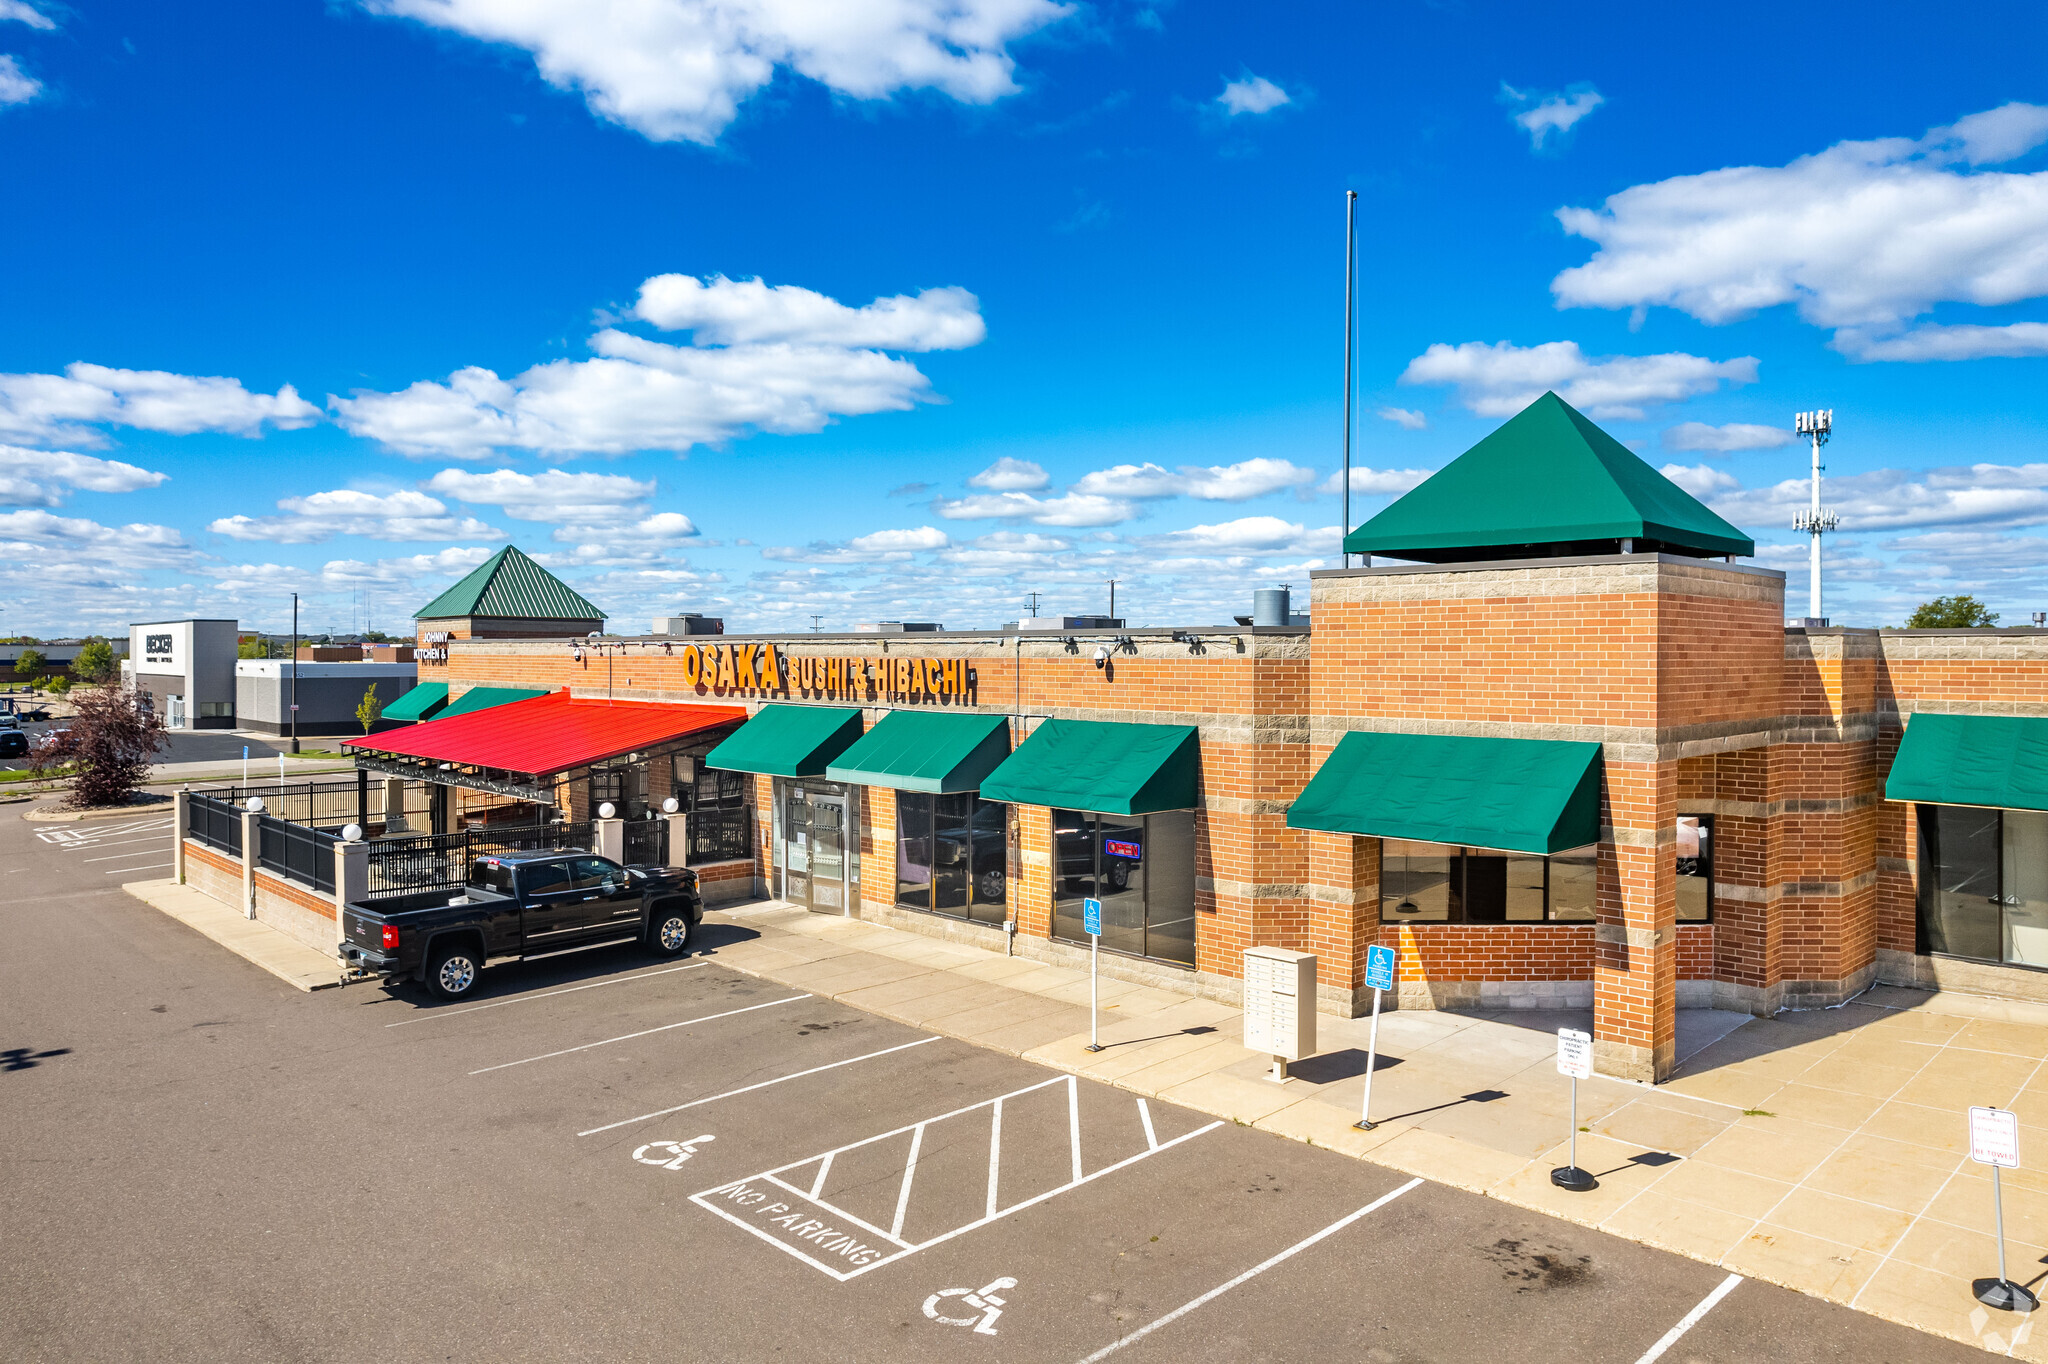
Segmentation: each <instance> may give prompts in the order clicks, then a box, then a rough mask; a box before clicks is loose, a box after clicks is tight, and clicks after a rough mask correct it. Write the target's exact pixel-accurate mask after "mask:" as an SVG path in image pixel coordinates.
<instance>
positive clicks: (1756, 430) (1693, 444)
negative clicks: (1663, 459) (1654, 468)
mask: <svg viewBox="0 0 2048 1364" xmlns="http://www.w3.org/2000/svg"><path fill="white" fill-rule="evenodd" d="M1798 439H1799V437H1798V436H1797V435H1795V434H1794V433H1793V431H1792V430H1791V428H1790V427H1784V426H1759V425H1757V424H1755V423H1753V422H1729V423H1728V424H1727V425H1726V426H1709V425H1707V424H1706V423H1705V422H1680V423H1679V424H1678V425H1676V426H1673V427H1668V428H1666V430H1665V432H1664V448H1665V449H1667V450H1699V451H1702V452H1703V453H1706V454H1710V455H1725V454H1730V453H1732V452H1734V451H1736V450H1775V449H1777V448H1778V447H1779V446H1781V445H1790V444H1792V442H1794V441H1796V440H1798Z"/></svg>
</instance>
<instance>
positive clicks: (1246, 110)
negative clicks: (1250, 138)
mask: <svg viewBox="0 0 2048 1364" xmlns="http://www.w3.org/2000/svg"><path fill="white" fill-rule="evenodd" d="M1216 102H1217V103H1218V104H1220V105H1222V106H1223V108H1224V111H1225V112H1226V113H1228V114H1229V115H1230V117H1232V118H1236V117H1237V116H1238V115H1239V114H1266V113H1271V112H1272V111H1273V110H1275V109H1278V108H1279V107H1280V106H1281V105H1283V104H1291V103H1293V101H1292V100H1291V99H1290V98H1289V97H1288V94H1287V92H1286V91H1285V90H1282V89H1281V88H1280V87H1279V86H1277V85H1275V84H1273V82H1271V81H1269V80H1267V79H1266V78H1265V77H1264V76H1246V77H1245V78H1244V79H1243V80H1237V81H1226V82H1224V85H1223V93H1222V94H1220V95H1218V96H1217V97H1216Z"/></svg>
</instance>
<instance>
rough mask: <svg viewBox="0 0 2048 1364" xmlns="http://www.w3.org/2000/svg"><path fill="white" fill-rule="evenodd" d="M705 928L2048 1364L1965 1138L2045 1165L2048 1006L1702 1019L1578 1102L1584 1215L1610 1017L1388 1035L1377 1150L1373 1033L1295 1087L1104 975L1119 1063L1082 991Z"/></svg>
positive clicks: (2016, 1208)
mask: <svg viewBox="0 0 2048 1364" xmlns="http://www.w3.org/2000/svg"><path fill="white" fill-rule="evenodd" d="M706 923H707V925H731V928H729V929H726V930H725V931H723V932H720V933H719V934H718V935H717V936H718V939H719V942H718V944H717V945H716V946H715V947H713V948H711V949H709V951H708V952H707V953H706V955H709V956H712V957H714V958H715V959H716V960H718V961H719V962H720V963H721V964H724V965H728V966H731V967H734V968H735V969H738V970H740V971H744V972H746V973H748V974H751V975H758V976H764V977H767V978H769V979H773V980H776V981H779V982H782V983H784V984H788V985H792V986H795V987H797V988H799V989H803V990H808V991H810V992H811V993H813V994H816V995H821V996H824V997H827V998H832V999H839V1000H843V1001H845V1002H847V1003H849V1004H854V1005H857V1006H859V1007H861V1008H864V1009H868V1010H871V1011H873V1012H875V1013H879V1014H883V1015H885V1016H888V1017H891V1018H895V1019H899V1020H901V1021H903V1022H906V1023H911V1024H913V1025H916V1026H918V1027H922V1028H927V1029H930V1030H931V1031H933V1032H938V1033H944V1034H946V1035H948V1036H952V1037H957V1038H960V1039H962V1040H964V1041H967V1042H971V1043H974V1044H976V1045H979V1046H986V1047H991V1048H994V1049H996V1050H999V1051H1003V1052H1008V1053H1010V1054H1012V1055H1016V1056H1021V1057H1024V1058H1025V1059H1027V1060H1032V1061H1038V1062H1042V1063H1044V1064H1046V1065H1049V1066H1053V1067H1057V1068H1059V1069H1061V1070H1065V1071H1071V1072H1073V1073H1076V1074H1080V1075H1086V1076H1089V1077H1091V1078H1093V1079H1097V1080H1101V1081H1104V1082H1106V1083H1109V1084H1113V1085H1116V1086H1119V1087H1121V1088H1123V1089H1127V1090H1130V1091H1132V1092H1134V1093H1137V1094H1142V1095H1146V1096H1148V1097H1157V1098H1161V1099H1166V1100H1169V1101H1171V1102H1173V1103H1177V1104H1182V1105H1184V1106H1186V1107H1188V1108H1192V1109H1196V1110H1198V1111H1201V1112H1205V1113H1210V1114H1213V1115H1215V1116H1218V1117H1224V1118H1229V1119H1232V1120H1233V1121H1236V1122H1239V1123H1242V1124H1245V1125H1248V1126H1254V1127H1258V1128H1261V1129H1264V1130H1266V1131H1269V1132H1273V1133H1276V1134H1278V1135H1281V1136H1285V1137H1291V1138H1294V1139H1295V1140H1298V1141H1305V1142H1308V1143H1310V1144H1312V1145H1316V1146H1323V1147H1327V1148H1330V1149H1333V1150H1337V1151H1341V1152H1344V1153H1346V1154H1350V1155H1354V1156H1359V1157H1363V1158H1365V1159H1369V1160H1372V1161H1374V1162H1376V1163H1379V1164H1383V1165H1387V1166H1391V1167H1393V1168H1395V1169H1398V1170H1402V1171H1404V1172H1407V1173H1410V1174H1416V1175H1421V1176H1424V1177H1426V1178H1428V1179H1432V1180H1435V1181H1438V1182H1440V1183H1445V1184H1452V1185H1456V1186H1458V1187H1460V1188H1464V1189H1469V1190H1472V1191H1474V1192H1478V1193H1484V1194H1486V1195H1488V1196H1490V1197H1494V1198H1499V1199H1502V1200H1503V1201H1506V1202H1510V1203H1514V1204H1517V1205H1519V1206H1522V1207H1527V1208H1534V1209H1538V1210H1541V1211H1543V1212H1546V1213H1550V1214H1552V1215H1555V1216H1558V1217H1563V1218H1567V1219H1569V1220H1572V1221H1575V1222H1581V1223H1584V1224H1586V1225H1589V1226H1597V1227H1600V1228H1601V1229H1603V1230H1605V1231H1609V1232H1613V1233H1614V1234H1616V1235H1620V1236H1626V1237H1629V1238H1631V1239H1633V1240H1637V1241H1642V1242H1646V1243H1649V1244H1652V1245H1657V1246H1661V1247H1663V1248H1666V1249H1669V1250H1673V1251H1677V1252H1679V1253H1681V1254H1685V1255H1689V1256H1692V1257H1694V1258H1696V1259H1700V1260H1705V1261H1707V1262H1709V1263H1711V1264H1715V1265H1719V1266H1723V1267H1725V1268H1727V1269H1729V1270H1731V1271H1733V1272H1736V1273H1740V1274H1743V1275H1745V1276H1748V1277H1753V1278H1759V1279H1764V1280H1767V1281H1769V1282H1773V1283H1778V1284H1782V1285H1784V1286H1786V1287H1789V1288H1795V1289H1799V1290H1801V1291H1804V1292H1807V1293H1811V1294H1814V1295H1815V1296H1818V1297H1822V1298H1827V1299H1830V1300H1832V1301H1835V1302H1840V1303H1844V1304H1846V1305H1849V1306H1852V1307H1855V1308H1858V1309H1860V1310H1862V1311H1866V1312H1871V1313H1873V1314H1875V1315H1878V1316H1881V1317H1886V1318H1888V1319H1890V1320H1893V1321H1897V1322H1900V1323H1903V1324H1905V1325H1908V1326H1913V1327H1917V1328H1919V1329H1921V1330H1924V1331H1929V1332H1933V1333H1935V1334H1937V1335H1942V1336H1947V1337H1950V1338H1952V1339H1956V1340H1961V1341H1965V1342H1969V1343H1972V1344H1976V1345H1979V1346H1981V1347H1983V1348H1985V1349H1987V1350H1991V1351H1993V1352H1995V1353H2000V1354H2010V1355H2012V1356H2013V1357H2015V1358H2021V1359H2042V1360H2048V1336H2039V1337H2037V1336H2036V1334H2035V1333H2034V1332H2033V1331H2032V1329H2031V1326H2030V1324H2029V1322H2028V1320H2027V1319H2026V1318H2025V1317H2015V1316H2012V1315H2010V1314H2007V1313H2002V1312H1991V1311H1989V1310H1987V1309H1985V1308H1983V1307H1981V1306H1979V1305H1978V1304H1977V1303H1976V1302H1975V1301H1974V1299H1973V1298H1972V1296H1971V1291H1970V1281H1971V1280H1972V1279H1975V1278H1979V1277H1990V1276H1993V1275H1995V1274H1996V1273H1997V1263H1998V1261H1997V1251H1996V1246H1995V1244H1994V1242H1993V1239H1992V1236H1991V1233H1990V1227H1991V1218H1992V1209H1991V1194H1990V1189H1991V1184H1990V1179H1989V1177H1988V1171H1987V1170H1985V1169H1984V1168H1983V1167H1980V1166H1977V1165H1973V1164H1972V1163H1970V1161H1969V1159H1968V1139H1967V1134H1966V1121H1967V1118H1966V1110H1967V1109H1968V1107H1969V1106H1970V1105H1972V1104H1983V1105H1996V1106H2000V1107H2010V1108H2013V1109H2014V1110H2016V1111H2017V1112H2018V1113H2019V1115H2020V1122H2021V1139H2020V1144H2021V1152H2022V1158H2023V1159H2026V1158H2029V1157H2035V1156H2039V1157H2048V1064H2044V1060H2043V1058H2044V1057H2048V1008H2044V1007H2042V1006H2037V1005H2029V1004H2021V1003H2007V1002H2004V1001H1997V1000H1989V999H1982V998H1978V997H1974V996H1963V995H1930V994H1925V993H1921V992H1918V991H1909V990H1899V989H1890V988H1880V989H1877V990H1873V991H1870V992H1869V993H1867V994H1865V995H1863V996H1862V997H1861V998H1859V999H1858V1000H1856V1001H1854V1002H1852V1003H1850V1004H1848V1005H1846V1006H1843V1007H1841V1008H1837V1009H1829V1010H1821V1011H1816V1012H1812V1013H1799V1014H1781V1015H1779V1016H1778V1017H1777V1018H1774V1019H1754V1018H1751V1017H1750V1016H1749V1015H1746V1014H1732V1013H1724V1012H1720V1011H1716V1010H1682V1011H1680V1014H1679V1049H1678V1050H1679V1055H1680V1056H1681V1058H1683V1063H1682V1065H1681V1067H1680V1070H1679V1073H1678V1075H1677V1077H1676V1078H1674V1079H1672V1080H1670V1081H1668V1082H1666V1083H1665V1084H1663V1085H1659V1086H1656V1087H1654V1088H1652V1087H1649V1086H1643V1085H1636V1084H1631V1083H1628V1082H1625V1081H1619V1080H1611V1079H1607V1078H1605V1077H1596V1078H1595V1079H1592V1080H1589V1081H1584V1082H1581V1084H1580V1086H1579V1110H1578V1118H1579V1133H1578V1141H1579V1147H1578V1155H1579V1159H1578V1163H1579V1165H1580V1166H1581V1167H1582V1168H1585V1169H1588V1170H1591V1171H1592V1172H1593V1173H1594V1174H1596V1175H1597V1176H1599V1179H1600V1187H1599V1188H1598V1189H1597V1190H1595V1191H1593V1192H1591V1193H1586V1194H1576V1195H1574V1194H1568V1193H1565V1192H1564V1191H1562V1190H1560V1189H1558V1188H1556V1187H1555V1186H1553V1185H1552V1184H1551V1183H1550V1171H1551V1169H1552V1168H1554V1167H1556V1166H1559V1165H1563V1164H1565V1163H1566V1158H1565V1147H1566V1142H1567V1140H1568V1139H1569V1137H1570V1135H1571V1132H1570V1118H1569V1112H1570V1098H1571V1096H1570V1082H1569V1081H1567V1080H1566V1079H1564V1078H1563V1077H1562V1076H1560V1075H1558V1073H1557V1069H1556V1064H1555V1058H1556V1038H1555V1029H1556V1028H1557V1027H1559V1026H1564V1025H1572V1026H1581V1027H1583V1026H1589V1025H1590V1021H1591V1015H1590V1011H1583V1012H1559V1013H1556V1014H1551V1013H1547V1012H1545V1013H1535V1012H1532V1011H1503V1012H1498V1013H1463V1012H1409V1013H1390V1014H1386V1015H1384V1016H1383V1017H1382V1018H1381V1021H1380V1038H1379V1064H1378V1066H1377V1067H1376V1074H1375V1076H1374V1080H1373V1116H1374V1118H1375V1119H1377V1120H1378V1122H1379V1125H1378V1127H1377V1129H1376V1130H1374V1131H1371V1132H1361V1131H1359V1130H1357V1129H1356V1128H1355V1127H1353V1126H1352V1124H1353V1123H1355V1122H1356V1121H1357V1120H1358V1117H1359V1109H1360V1104H1361V1100H1362V1098H1363V1091H1364V1086H1365V1079H1364V1070H1365V1051H1366V1031H1367V1020H1364V1019H1338V1018H1331V1017H1328V1016H1324V1017H1322V1018H1320V1019H1319V1020H1318V1030H1319V1033H1320V1037H1319V1046H1320V1048H1321V1051H1320V1054H1319V1055H1317V1056H1316V1057H1315V1058H1313V1059H1312V1060H1309V1061H1304V1062H1301V1063H1299V1064H1297V1065H1296V1066H1295V1067H1294V1068H1293V1076H1292V1078H1290V1079H1289V1080H1288V1081H1287V1082H1285V1083H1284V1084H1276V1083H1274V1082H1273V1081H1271V1080H1269V1079H1267V1078H1265V1077H1266V1075H1267V1072H1268V1071H1269V1070H1270V1066H1271V1061H1270V1058H1268V1057H1265V1056H1262V1055H1257V1054H1255V1053H1252V1052H1249V1051H1247V1050H1246V1049H1245V1048H1244V1047H1243V1045H1242V1044H1241V1038H1242V1021H1241V1016H1240V1013H1239V1010H1237V1009H1236V1008H1234V1007H1232V1006H1230V1005H1226V1004H1220V1003H1217V1002H1215V1001H1213V1000H1206V999H1198V998H1195V997H1193V996H1191V995H1182V994H1177V993H1175V992H1172V991H1169V990H1163V989H1158V988H1154V987H1150V986H1142V985H1133V984H1129V983H1127V982H1123V981H1111V980H1104V981H1103V982H1102V987H1101V988H1102V996H1101V997H1102V1003H1103V1014H1102V1018H1103V1022H1102V1024H1101V1028H1100V1032H1101V1039H1102V1041H1103V1043H1104V1044H1105V1049H1104V1050H1103V1051H1101V1052H1097V1053H1091V1052H1089V1051H1087V1050H1086V1045H1087V1042H1088V1025H1089V1016H1088V1008H1087V1004H1088V977H1087V975H1086V974H1085V973H1083V972H1079V971H1073V970H1069V969H1066V968H1064V967H1057V966H1048V965H1045V964H1043V963H1041V962H1036V961H1029V960H1026V959H1024V958H1020V957H1005V956H1002V955H1001V954H998V953H992V952H987V951H983V950H981V949H979V948H973V947H967V946H962V945H959V944H955V943H948V942H940V941H937V940H935V939H932V938H927V937H924V936H922V935H919V934H914V933H907V932H903V931H901V930H897V929H892V928H886V927H882V926H880V925H876V924H871V923H865V922H862V921H861V920H858V919H844V918H837V917H831V916H826V915H817V914H811V913H808V912H807V911H805V910H803V909H801V908H797V907H793V906H789V905H785V904H782V903H779V902H768V903H756V904H753V905H749V906H743V907H741V908H739V909H736V910H728V911H723V912H719V911H714V912H712V913H711V914H709V915H707V918H706ZM734 930H743V931H745V932H747V933H748V934H750V936H739V937H736V936H735V935H734ZM2005 1218H2006V1234H2007V1257H2008V1261H2009V1264H2010V1266H2011V1272H2012V1274H2013V1277H2014V1278H2015V1279H2016V1280H2019V1281H2022V1282H2030V1283H2033V1284H2034V1285H2035V1287H2036V1291H2037V1292H2038V1291H2043V1290H2044V1287H2048V1285H2043V1283H2042V1282H2041V1281H2042V1280H2043V1279H2048V1270H2044V1266H2048V1169H2022V1170H2016V1171H2009V1172H2007V1176H2006V1179H2005Z"/></svg>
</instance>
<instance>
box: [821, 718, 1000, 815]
mask: <svg viewBox="0 0 2048 1364" xmlns="http://www.w3.org/2000/svg"><path fill="white" fill-rule="evenodd" d="M1009 756H1010V722H1009V719H1008V717H1006V716H1002V715H949V714H947V713H946V712H944V711H930V710H896V711H891V712H889V713H888V714H887V715H885V716H883V717H882V720H881V723H879V724H877V725H876V726H875V727H874V728H873V729H871V730H869V731H868V732H867V733H866V734H864V735H862V736H861V738H860V740H859V741H858V742H857V743H855V744H854V745H853V746H852V747H851V748H849V749H847V750H846V751H845V752H844V753H841V754H840V755H839V756H838V757H837V758H835V759H834V760H833V762H832V765H831V766H830V767H828V768H826V769H825V775H826V776H827V777H829V778H831V779H832V780H833V781H844V782H852V783H853V784H854V785H856V786H887V787H892V788H894V789H895V790H898V791H929V792H931V793H932V794H933V795H953V794H954V793H956V792H960V791H972V790H975V789H976V788H978V787H979V786H980V785H981V782H982V778H984V777H986V776H987V775H988V774H989V773H990V772H993V771H994V770H995V769H996V766H997V765H998V764H999V763H1001V762H1002V760H1003V759H1005V758H1007V757H1009Z"/></svg>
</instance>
